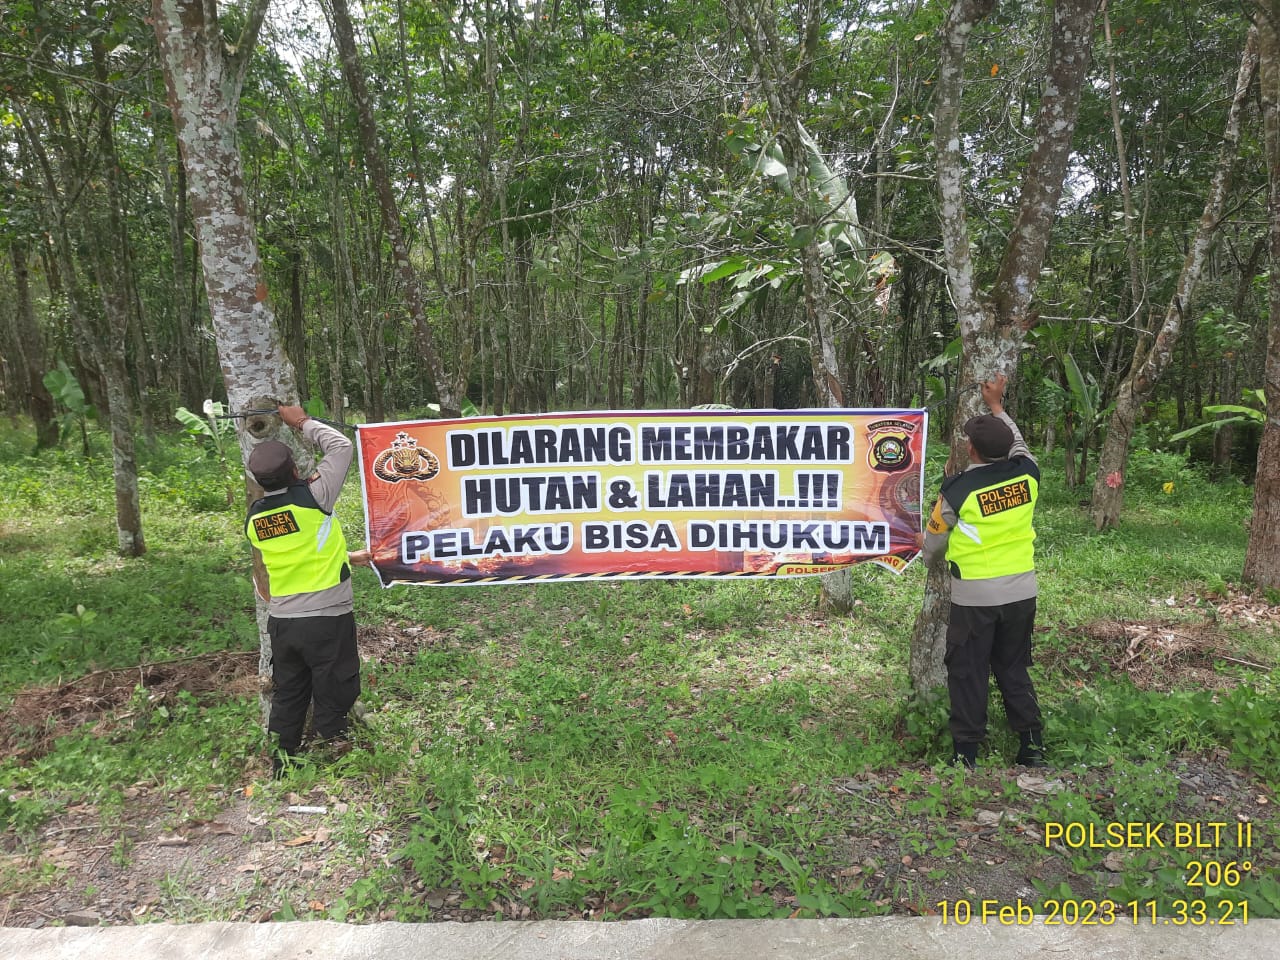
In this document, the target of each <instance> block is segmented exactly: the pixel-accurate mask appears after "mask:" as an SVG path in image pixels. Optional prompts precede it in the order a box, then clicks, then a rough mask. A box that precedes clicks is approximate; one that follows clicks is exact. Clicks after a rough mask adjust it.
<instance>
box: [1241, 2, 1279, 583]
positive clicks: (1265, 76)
mask: <svg viewBox="0 0 1280 960" xmlns="http://www.w3.org/2000/svg"><path fill="white" fill-rule="evenodd" d="M1255 16H1256V23H1257V27H1256V29H1257V33H1258V52H1259V78H1260V87H1261V92H1262V97H1261V100H1262V124H1263V148H1264V152H1265V155H1266V161H1267V230H1268V239H1269V241H1270V248H1271V273H1270V276H1269V278H1268V280H1267V309H1268V323H1267V358H1266V365H1265V368H1264V371H1265V372H1264V382H1265V388H1264V389H1265V392H1266V395H1267V420H1266V424H1265V426H1264V427H1263V430H1262V444H1261V445H1260V446H1259V447H1258V471H1257V474H1256V478H1255V480H1254V488H1253V520H1252V522H1251V524H1250V527H1249V545H1248V548H1247V549H1246V550H1245V555H1244V579H1245V580H1246V581H1248V582H1249V583H1254V584H1257V585H1258V586H1261V587H1269V588H1271V589H1273V590H1277V589H1280V2H1277V0H1258V2H1257V4H1256V6H1255Z"/></svg>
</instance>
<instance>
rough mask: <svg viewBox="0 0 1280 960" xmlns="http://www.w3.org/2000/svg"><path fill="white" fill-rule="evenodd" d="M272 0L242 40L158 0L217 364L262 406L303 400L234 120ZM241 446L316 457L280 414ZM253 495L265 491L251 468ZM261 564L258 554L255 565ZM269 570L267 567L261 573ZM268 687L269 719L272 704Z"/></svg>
mask: <svg viewBox="0 0 1280 960" xmlns="http://www.w3.org/2000/svg"><path fill="white" fill-rule="evenodd" d="M269 2H270V0H251V2H250V5H249V7H248V9H247V11H246V15H245V26H244V30H243V33H242V35H241V37H240V40H239V43H238V44H236V45H235V46H234V47H228V46H226V45H225V44H224V41H223V36H222V28H221V26H220V24H219V22H218V14H217V7H216V4H215V3H214V0H153V3H152V19H153V24H154V26H155V31H156V39H157V41H158V43H159V48H160V59H161V63H162V66H163V68H164V74H165V82H166V85H167V87H168V91H169V106H170V109H171V110H172V111H173V124H174V129H175V131H176V133H177V136H178V145H179V148H180V150H181V153H182V162H183V168H184V170H185V171H186V176H187V196H188V198H189V200H190V204H191V216H192V222H193V224H194V226H195V232H196V239H197V241H198V243H199V248H200V263H201V266H202V267H203V273H204V283H205V292H206V295H207V298H208V302H209V312H210V316H211V318H212V321H213V328H214V335H215V338H216V340H217V348H218V362H219V365H220V366H221V368H222V375H223V379H224V380H225V382H226V386H227V399H228V401H229V403H230V405H231V408H232V409H233V410H244V409H259V408H262V407H269V406H274V405H275V404H276V403H277V402H279V401H292V400H295V399H296V398H297V395H298V390H297V385H296V383H297V381H296V375H295V373H294V369H293V365H292V364H291V363H290V362H289V358H288V356H287V355H286V354H285V351H284V346H283V344H282V343H281V340H280V335H279V332H278V330H277V328H276V323H275V318H274V316H273V314H272V310H271V306H270V304H269V303H268V301H267V286H266V283H265V282H264V281H263V277H262V261H261V259H260V257H259V254H258V242H257V235H256V232H255V229H254V224H253V219H252V217H251V216H250V214H249V206H248V199H247V197H246V194H245V188H244V175H243V168H242V166H241V161H240V150H239V146H238V144H237V142H236V122H237V113H238V106H239V101H240V90H241V87H242V85H243V80H244V71H245V67H246V65H247V63H248V58H249V56H250V55H251V54H252V52H253V48H254V44H255V42H256V38H257V35H258V31H259V29H260V28H261V26H262V19H263V17H264V16H265V14H266V10H267V6H268V3H269ZM237 423H238V424H241V430H240V448H241V453H242V456H243V458H244V460H245V461H246V462H247V461H248V457H249V452H250V451H251V450H252V449H253V447H254V446H255V445H256V444H257V443H259V442H260V441H262V440H266V439H275V440H280V441H282V442H284V443H288V444H290V445H291V446H293V447H294V448H295V455H296V457H297V460H298V467H299V470H300V471H301V472H306V471H309V470H310V464H311V461H312V456H311V453H310V451H308V450H306V449H303V448H302V447H301V446H300V444H299V441H298V438H297V434H296V433H295V432H294V431H292V430H290V429H289V428H287V427H286V426H284V424H283V423H282V422H281V421H280V419H279V417H276V416H274V415H271V416H257V417H249V418H246V419H245V420H243V421H237ZM245 476H246V498H247V499H254V498H256V497H257V496H260V495H261V489H260V488H259V487H258V486H257V484H255V483H254V482H253V480H252V477H251V476H250V474H249V472H248V469H247V468H246V470H245ZM260 562H261V561H260V560H258V559H256V558H255V563H260ZM259 572H261V571H259ZM266 618H267V608H266V604H265V603H263V602H262V601H259V602H258V628H259V651H260V653H259V673H260V674H261V675H262V676H263V677H264V678H267V677H269V676H270V674H271V657H270V654H271V642H270V638H269V637H268V636H267V632H266ZM266 689H267V685H266V684H265V683H264V687H263V694H264V695H263V698H262V702H261V706H262V711H263V721H264V723H265V721H266V718H267V711H268V709H269V701H268V699H267V697H266Z"/></svg>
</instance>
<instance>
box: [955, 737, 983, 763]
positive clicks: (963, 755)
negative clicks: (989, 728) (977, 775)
mask: <svg viewBox="0 0 1280 960" xmlns="http://www.w3.org/2000/svg"><path fill="white" fill-rule="evenodd" d="M952 745H953V746H954V748H955V752H956V755H955V756H954V757H953V758H952V760H951V762H952V764H954V765H955V766H961V767H964V768H965V769H966V770H972V769H974V768H975V767H977V765H978V745H977V744H976V743H955V741H952Z"/></svg>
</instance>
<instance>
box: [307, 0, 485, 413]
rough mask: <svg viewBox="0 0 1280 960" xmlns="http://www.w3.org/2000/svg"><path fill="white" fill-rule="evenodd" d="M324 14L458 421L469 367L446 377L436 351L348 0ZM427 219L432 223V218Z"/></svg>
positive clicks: (447, 407) (387, 222)
mask: <svg viewBox="0 0 1280 960" xmlns="http://www.w3.org/2000/svg"><path fill="white" fill-rule="evenodd" d="M325 8H326V9H325V12H326V14H327V15H328V16H329V21H330V26H331V27H332V30H333V39H334V42H335V43H336V44H337V47H338V57H339V60H340V61H341V63H342V75H343V76H344V77H345V78H346V81H347V86H348V88H349V89H350V90H351V100H352V104H353V105H354V107H355V111H356V130H357V132H358V134H359V137H360V147H361V150H362V151H363V154H364V164H365V169H366V171H368V174H369V179H370V180H371V181H372V182H373V189H374V193H375V195H376V196H377V198H378V209H379V211H380V212H381V214H382V228H383V229H384V230H385V231H386V233H387V237H388V238H389V239H390V241H391V252H392V256H393V258H394V260H395V265H396V270H397V272H398V273H399V276H400V283H401V285H402V286H403V287H404V293H405V306H406V308H407V309H408V311H409V316H410V317H411V318H412V320H413V330H414V335H415V337H416V339H417V345H418V352H419V353H420V354H421V356H422V359H423V362H424V363H425V364H426V366H427V371H428V373H429V375H430V377H431V381H432V384H433V385H434V387H435V391H436V397H437V399H438V400H439V403H440V412H441V414H442V415H444V416H446V417H456V416H459V415H460V413H461V411H462V397H463V391H464V390H465V388H466V370H465V365H459V366H458V369H457V370H456V371H455V372H454V373H453V374H450V373H449V372H448V371H446V369H445V365H444V363H443V361H442V360H441V357H440V351H439V349H438V348H437V346H436V340H435V335H434V333H433V332H432V330H431V323H430V320H429V319H428V317H427V313H426V307H425V301H424V298H423V293H422V283H421V281H420V280H419V278H418V271H417V268H416V267H415V266H414V264H413V261H412V260H411V259H410V256H409V244H408V242H407V240H406V239H405V233H404V227H403V226H402V225H401V223H400V208H399V204H398V203H397V202H396V197H395V192H394V190H393V188H392V184H391V176H390V174H389V173H388V172H387V164H386V161H385V159H384V158H383V155H382V147H381V145H380V144H379V143H378V127H377V122H376V119H375V117H374V113H373V100H372V98H371V97H370V95H369V84H368V81H367V80H366V79H365V74H364V65H363V64H362V63H361V61H360V51H359V49H358V48H357V47H356V40H355V30H354V28H353V26H352V24H351V14H350V11H349V10H348V9H347V3H346V0H329V2H328V3H326V4H325ZM428 217H430V213H429V212H428ZM432 263H433V264H434V265H435V267H434V271H435V277H436V281H437V284H438V286H439V291H440V293H441V295H442V298H444V299H447V298H448V294H449V291H448V289H447V287H446V285H445V282H444V279H443V275H442V274H441V272H440V268H439V256H438V255H436V256H433V257H432Z"/></svg>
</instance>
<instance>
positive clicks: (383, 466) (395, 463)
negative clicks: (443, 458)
mask: <svg viewBox="0 0 1280 960" xmlns="http://www.w3.org/2000/svg"><path fill="white" fill-rule="evenodd" d="M439 472H440V460H439V459H438V458H437V457H436V455H435V454H434V453H432V452H431V451H430V450H428V449H427V448H426V447H420V446H418V440H417V438H416V437H411V436H409V434H407V433H405V432H404V431H403V430H401V431H400V432H399V433H397V434H396V436H395V439H394V440H392V441H391V446H390V447H389V448H387V449H386V450H383V451H382V452H381V453H380V454H378V456H377V457H376V458H375V459H374V461H373V474H374V476H376V477H377V478H378V479H379V480H385V481H387V482H388V483H399V482H400V481H401V480H422V481H427V480H430V479H431V478H432V477H434V476H435V475H436V474H437V473H439Z"/></svg>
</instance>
